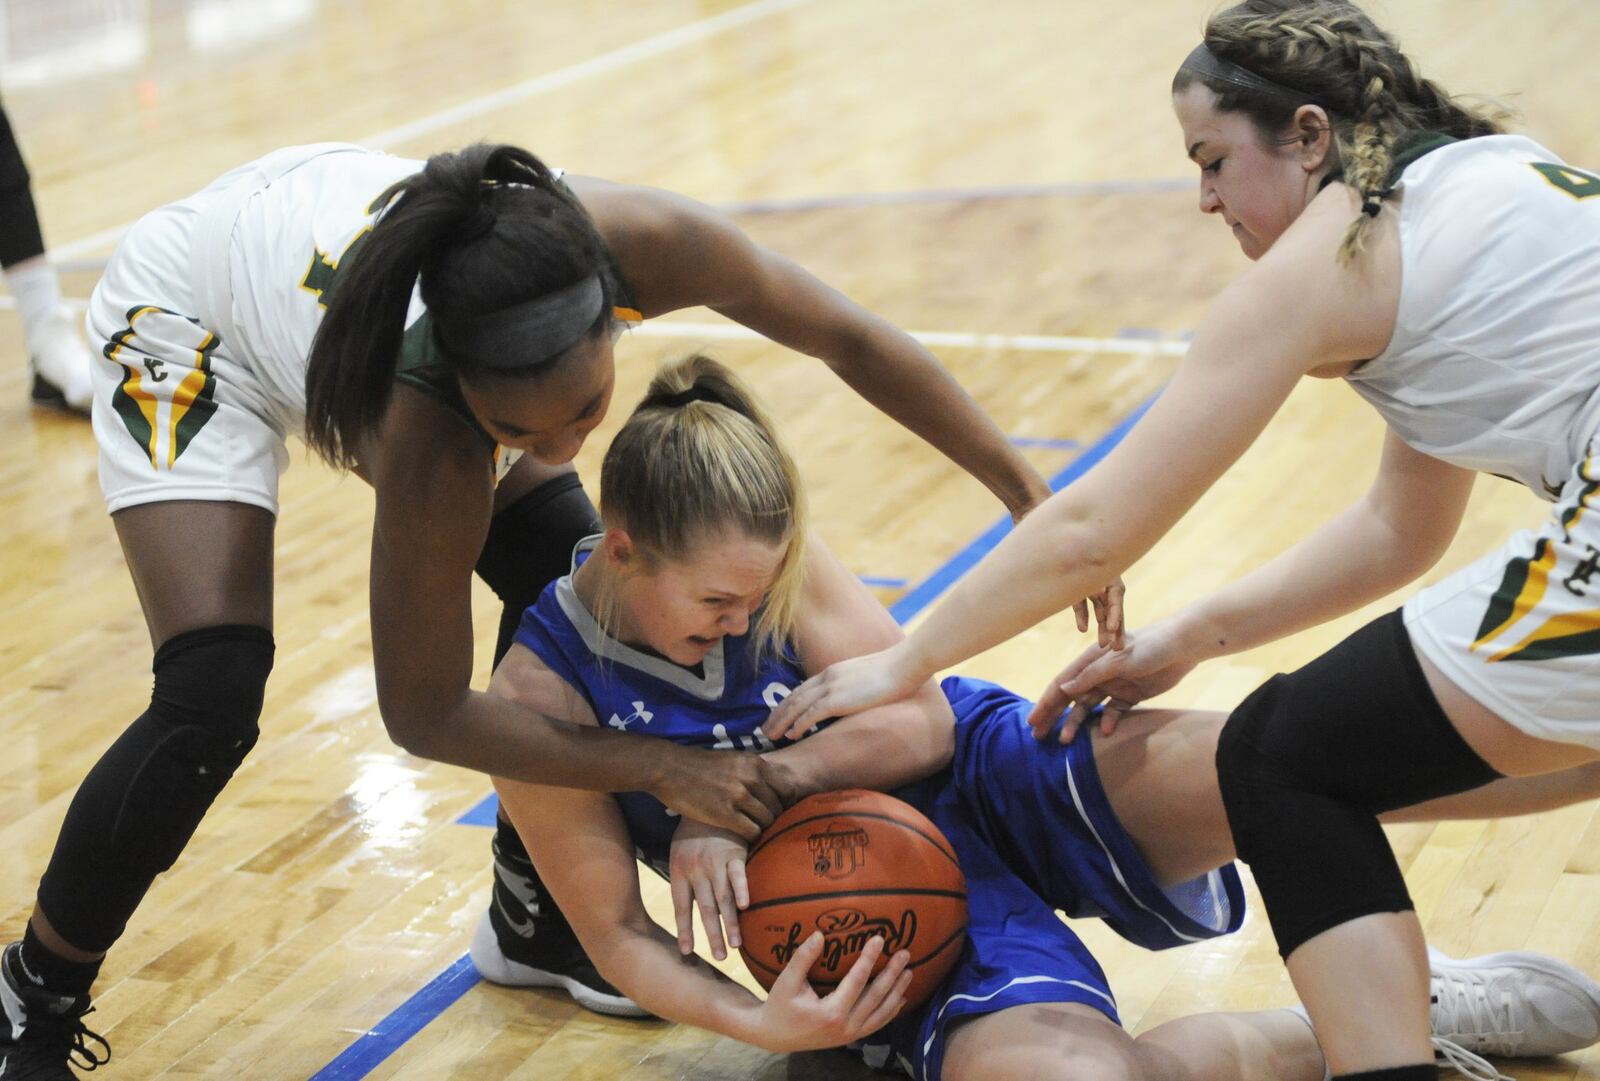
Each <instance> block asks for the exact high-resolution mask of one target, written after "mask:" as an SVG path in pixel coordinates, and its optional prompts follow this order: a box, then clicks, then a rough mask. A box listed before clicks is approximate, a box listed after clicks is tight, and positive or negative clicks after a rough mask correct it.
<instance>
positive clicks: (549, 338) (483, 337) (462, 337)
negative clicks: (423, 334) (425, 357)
mask: <svg viewBox="0 0 1600 1081" xmlns="http://www.w3.org/2000/svg"><path fill="white" fill-rule="evenodd" d="M605 299H606V298H605V289H604V287H603V286H601V284H600V276H599V275H598V274H594V275H590V276H589V277H587V278H584V279H583V280H582V281H580V282H577V283H575V284H573V285H569V286H567V287H566V288H564V289H557V290H556V291H555V292H554V293H546V294H545V295H544V296H542V297H537V298H535V299H534V300H530V301H527V302H526V303H523V304H514V305H512V306H511V307H509V308H502V309H501V310H500V311H497V312H490V313H489V314H487V315H480V316H473V317H470V318H466V319H459V320H448V321H445V320H439V319H435V320H434V323H433V333H434V336H435V337H436V338H437V339H438V341H439V345H440V346H441V347H442V348H443V349H444V350H445V351H446V352H449V353H454V354H456V355H457V356H462V357H470V358H471V359H472V361H473V362H475V363H477V364H480V365H482V366H483V367H485V368H490V369H493V370H496V371H516V370H519V369H526V368H531V367H535V366H537V365H539V364H543V363H544V362H545V361H547V360H549V359H551V358H552V357H556V356H559V355H561V354H562V353H564V352H566V351H567V350H568V349H571V348H572V347H573V346H574V345H575V344H577V342H578V340H579V339H580V338H582V337H583V336H584V335H585V334H587V333H588V332H589V328H590V327H593V326H594V324H595V321H596V320H598V319H599V318H600V312H601V310H602V309H603V308H604V306H605ZM447 322H448V324H451V325H450V326H449V329H448V330H446V329H445V327H446V325H447Z"/></svg>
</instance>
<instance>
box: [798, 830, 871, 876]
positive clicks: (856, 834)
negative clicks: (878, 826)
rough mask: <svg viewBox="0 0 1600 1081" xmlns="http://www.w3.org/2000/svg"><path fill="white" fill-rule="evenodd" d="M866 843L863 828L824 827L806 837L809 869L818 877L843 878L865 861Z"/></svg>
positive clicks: (865, 833) (865, 832)
mask: <svg viewBox="0 0 1600 1081" xmlns="http://www.w3.org/2000/svg"><path fill="white" fill-rule="evenodd" d="M867 844H868V839H867V831H866V830H864V829H841V830H835V829H831V828H830V829H826V830H823V831H822V832H821V833H813V834H811V835H810V836H809V837H807V838H806V847H807V848H808V849H810V850H811V869H812V870H813V871H815V872H816V875H817V877H818V878H844V877H845V876H846V875H848V874H849V873H850V872H852V871H854V870H855V869H856V868H858V867H860V866H861V865H862V864H863V863H865V862H866V852H865V849H866V847H867Z"/></svg>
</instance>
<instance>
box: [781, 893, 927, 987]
mask: <svg viewBox="0 0 1600 1081" xmlns="http://www.w3.org/2000/svg"><path fill="white" fill-rule="evenodd" d="M816 924H817V930H819V931H821V932H822V956H821V957H820V958H819V959H818V960H817V965H816V968H821V969H823V970H825V971H827V972H838V971H839V969H840V967H841V965H842V964H843V963H844V962H845V961H846V960H847V959H850V958H854V957H855V955H856V954H858V953H860V952H861V951H862V950H864V949H866V946H867V942H868V940H870V939H872V938H874V937H877V938H881V939H883V955H884V956H885V957H888V956H890V955H891V954H893V953H894V952H895V951H896V950H909V949H910V948H911V943H912V942H914V941H915V940H916V937H917V914H916V912H914V911H912V910H911V909H909V908H908V909H905V910H904V911H902V912H901V913H900V919H899V921H898V922H897V921H895V920H892V919H889V918H887V917H884V916H868V915H866V914H865V913H863V912H860V911H858V910H856V909H853V908H835V909H830V910H829V911H827V912H824V913H823V914H822V915H820V916H818V917H817V919H816ZM809 934H810V932H808V931H807V930H806V929H805V928H804V927H803V926H802V925H801V924H798V923H791V924H790V925H789V929H788V931H787V933H786V935H785V937H784V939H783V941H781V942H775V943H773V946H772V956H773V959H774V960H775V961H776V962H777V963H778V966H779V967H780V968H781V967H783V966H784V965H786V964H788V963H789V958H791V957H793V956H794V951H795V950H797V949H799V948H800V944H801V943H802V942H804V941H805V940H806V938H807V936H808V935H809ZM844 967H848V965H845V966H844ZM816 968H813V969H812V971H813V972H815V971H816Z"/></svg>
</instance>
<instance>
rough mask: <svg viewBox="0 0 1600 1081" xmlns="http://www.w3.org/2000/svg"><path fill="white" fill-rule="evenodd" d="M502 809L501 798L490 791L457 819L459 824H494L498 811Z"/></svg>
mask: <svg viewBox="0 0 1600 1081" xmlns="http://www.w3.org/2000/svg"><path fill="white" fill-rule="evenodd" d="M499 809H500V798H499V797H498V796H496V795H495V794H494V793H493V792H490V793H489V794H488V795H487V796H485V797H483V799H481V800H479V801H478V803H477V805H476V806H474V807H473V808H472V810H470V811H468V812H467V813H466V814H464V815H462V816H461V817H460V818H458V819H456V825H458V826H493V825H494V819H495V815H496V813H497V812H498V811H499Z"/></svg>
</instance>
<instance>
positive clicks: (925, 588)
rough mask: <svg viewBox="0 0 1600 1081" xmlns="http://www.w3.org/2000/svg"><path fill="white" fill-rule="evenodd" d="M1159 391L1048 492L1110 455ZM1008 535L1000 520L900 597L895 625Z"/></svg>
mask: <svg viewBox="0 0 1600 1081" xmlns="http://www.w3.org/2000/svg"><path fill="white" fill-rule="evenodd" d="M1159 396H1160V391H1157V392H1156V393H1155V394H1152V395H1151V396H1150V397H1148V398H1146V399H1145V400H1144V401H1143V402H1142V403H1140V405H1139V407H1138V408H1137V409H1135V410H1134V411H1133V412H1132V413H1129V414H1128V415H1127V416H1126V417H1124V418H1123V419H1122V420H1121V421H1120V422H1119V423H1118V424H1117V426H1116V427H1115V428H1112V429H1111V430H1110V431H1109V432H1107V433H1106V434H1105V435H1103V436H1101V437H1100V438H1099V439H1098V440H1096V441H1095V442H1094V443H1093V444H1091V445H1090V446H1089V448H1088V449H1087V450H1085V451H1084V452H1083V453H1082V454H1080V455H1078V456H1077V457H1076V458H1074V459H1073V460H1072V464H1071V465H1069V466H1067V467H1066V468H1065V469H1063V470H1062V471H1061V472H1059V473H1057V474H1056V475H1055V476H1053V477H1051V478H1050V490H1051V491H1052V492H1059V491H1060V490H1061V489H1063V488H1065V487H1066V486H1067V485H1069V484H1071V483H1072V482H1073V481H1075V480H1077V479H1078V478H1079V477H1081V476H1083V475H1084V474H1085V473H1087V472H1088V471H1089V470H1090V469H1092V468H1094V466H1095V464H1096V463H1097V462H1099V461H1100V459H1102V458H1104V457H1105V456H1106V455H1107V454H1110V453H1111V448H1112V447H1115V446H1116V445H1117V444H1118V443H1120V442H1122V438H1123V436H1125V435H1127V434H1128V432H1129V430H1131V429H1132V428H1133V426H1134V425H1135V424H1137V423H1138V422H1139V418H1140V417H1142V416H1144V415H1145V412H1146V411H1147V410H1149V408H1150V407H1151V406H1152V405H1154V404H1155V400H1156V398H1158V397H1159ZM1009 532H1011V519H1010V518H1002V519H1000V520H999V521H998V522H996V523H995V524H994V525H992V526H990V527H989V528H988V529H987V530H985V531H984V532H983V534H982V535H981V536H980V537H978V539H977V540H975V541H973V542H972V543H971V544H969V545H967V546H966V547H965V548H963V549H962V550H961V551H959V552H957V553H956V554H955V555H954V556H953V557H951V559H950V560H949V562H947V563H945V565H944V566H942V567H940V568H939V569H938V570H936V571H934V572H933V573H932V574H930V575H929V576H928V577H927V578H925V579H923V580H922V581H921V582H919V583H918V584H917V585H916V586H915V587H913V588H912V590H911V592H909V593H907V594H906V595H905V596H904V597H901V598H900V599H899V600H898V601H896V602H895V603H894V604H893V605H891V606H890V607H889V614H890V615H892V616H894V618H895V621H896V622H897V623H902V624H903V623H906V622H908V621H910V620H911V618H912V617H914V616H915V615H916V614H917V613H918V612H920V611H922V610H923V609H924V608H926V607H928V605H930V604H932V603H933V602H934V601H935V600H937V599H938V598H939V597H940V596H941V595H942V594H943V593H944V591H945V590H947V589H949V588H950V587H951V586H953V585H955V583H956V579H958V578H960V577H961V576H962V575H963V574H966V573H967V571H969V570H971V569H972V568H973V567H974V566H976V565H977V563H978V561H979V560H980V559H982V558H983V557H984V556H985V555H987V554H988V553H989V550H990V549H992V548H994V547H995V546H996V545H997V544H999V543H1000V542H1001V541H1002V540H1004V539H1005V535H1006V534H1007V533H1009Z"/></svg>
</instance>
